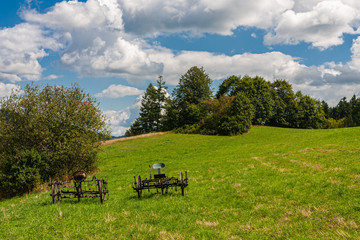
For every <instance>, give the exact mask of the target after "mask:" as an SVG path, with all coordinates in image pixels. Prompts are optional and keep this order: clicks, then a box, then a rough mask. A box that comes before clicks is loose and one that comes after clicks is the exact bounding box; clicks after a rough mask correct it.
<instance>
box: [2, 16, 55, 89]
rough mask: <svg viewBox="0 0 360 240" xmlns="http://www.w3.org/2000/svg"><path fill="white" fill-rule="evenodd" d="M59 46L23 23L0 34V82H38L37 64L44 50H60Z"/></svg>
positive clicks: (40, 31)
mask: <svg viewBox="0 0 360 240" xmlns="http://www.w3.org/2000/svg"><path fill="white" fill-rule="evenodd" d="M61 47H62V44H61V43H59V42H58V41H57V40H56V39H54V38H52V37H49V36H47V33H46V32H45V31H44V30H42V29H41V27H39V26H37V25H32V24H28V23H22V24H19V25H16V26H15V27H13V28H4V29H1V30H0V56H1V58H0V81H10V82H17V81H21V80H23V79H24V80H39V79H40V78H41V73H42V71H43V68H42V67H41V65H40V63H39V60H40V59H42V58H43V57H45V56H47V55H48V54H47V53H46V52H45V49H50V50H54V51H56V50H59V49H60V48H61Z"/></svg>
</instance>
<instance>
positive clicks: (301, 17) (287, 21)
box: [265, 1, 360, 49]
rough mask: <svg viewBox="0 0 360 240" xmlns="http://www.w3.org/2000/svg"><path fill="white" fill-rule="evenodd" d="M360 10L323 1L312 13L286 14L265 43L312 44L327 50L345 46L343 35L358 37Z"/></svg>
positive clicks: (335, 2) (291, 11) (293, 12)
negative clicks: (357, 25) (357, 23)
mask: <svg viewBox="0 0 360 240" xmlns="http://www.w3.org/2000/svg"><path fill="white" fill-rule="evenodd" d="M359 17H360V12H359V9H356V8H354V7H352V6H350V5H346V4H344V3H343V2H341V1H321V2H319V3H318V4H317V5H316V6H314V7H313V8H312V9H311V10H309V11H306V12H295V11H294V10H288V11H286V12H285V13H283V14H282V15H281V16H280V17H279V20H278V23H277V24H276V25H275V26H274V33H268V34H267V35H266V36H265V43H266V44H270V45H271V44H278V43H285V44H298V43H299V41H305V42H308V43H311V44H312V45H313V46H314V47H318V48H321V49H326V48H328V47H330V46H336V45H340V44H342V43H343V38H342V36H343V34H344V33H349V34H355V33H356V31H355V30H354V29H353V28H354V27H356V25H354V24H353V23H354V21H355V20H357V21H358V20H359V19H360V18H359Z"/></svg>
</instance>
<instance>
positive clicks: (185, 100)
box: [169, 66, 212, 127]
mask: <svg viewBox="0 0 360 240" xmlns="http://www.w3.org/2000/svg"><path fill="white" fill-rule="evenodd" d="M211 83H212V80H211V79H210V77H209V75H208V74H207V73H206V72H205V70H204V69H203V68H198V67H196V66H194V67H191V68H190V69H189V70H188V71H187V72H186V73H185V74H184V75H182V76H181V78H180V80H179V84H178V86H177V87H176V88H175V89H174V91H173V96H174V99H173V102H172V105H171V106H172V107H171V108H173V109H174V110H173V111H175V112H176V113H174V114H173V116H176V117H177V119H169V121H174V122H176V124H175V126H177V127H178V126H183V125H188V124H194V123H198V122H199V121H200V120H201V119H203V118H204V117H205V115H204V114H206V113H205V112H204V111H203V110H202V109H201V107H200V103H201V102H203V101H206V100H209V99H211V97H212V90H211Z"/></svg>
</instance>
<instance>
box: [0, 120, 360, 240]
mask: <svg viewBox="0 0 360 240" xmlns="http://www.w3.org/2000/svg"><path fill="white" fill-rule="evenodd" d="M99 160H100V162H99V171H98V173H97V174H96V176H97V177H105V176H106V177H107V179H108V183H109V185H108V188H109V191H110V198H109V200H108V201H106V202H105V203H104V204H100V200H99V199H83V200H81V201H80V202H78V201H77V200H75V199H70V200H69V199H65V200H62V201H61V202H60V203H56V204H52V203H51V197H50V195H49V194H50V192H45V191H43V192H37V193H32V194H29V195H26V196H22V197H16V198H13V199H7V200H1V201H0V239H289V238H290V239H309V238H312V239H358V238H359V236H360V164H359V163H360V128H344V129H330V130H300V129H282V128H270V127H253V128H252V129H251V130H250V132H249V133H247V134H245V135H242V136H235V137H221V136H201V135H180V134H165V135H158V136H152V137H149V138H140V139H132V140H127V141H122V142H117V143H115V144H112V145H108V146H104V147H103V149H102V152H101V153H100V156H99ZM157 162H163V163H165V164H166V168H165V169H163V172H165V173H166V174H167V175H168V176H177V177H179V172H180V171H185V170H186V171H188V177H189V186H188V187H187V188H186V189H185V196H184V197H183V196H181V191H179V189H178V191H177V192H175V190H174V189H173V190H169V193H168V194H166V195H161V193H160V194H157V193H156V191H152V192H147V191H144V192H143V198H142V199H138V198H137V194H136V192H134V191H133V190H132V188H131V186H132V183H133V181H134V180H133V177H134V176H135V175H141V177H142V179H144V178H146V177H147V178H148V177H149V167H148V166H149V164H154V163H157Z"/></svg>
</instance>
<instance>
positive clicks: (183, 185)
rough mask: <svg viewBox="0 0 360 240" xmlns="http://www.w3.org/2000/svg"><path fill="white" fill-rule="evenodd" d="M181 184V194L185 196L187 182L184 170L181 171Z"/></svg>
mask: <svg viewBox="0 0 360 240" xmlns="http://www.w3.org/2000/svg"><path fill="white" fill-rule="evenodd" d="M180 184H181V194H182V195H183V196H184V194H185V193H184V190H185V184H184V178H183V173H182V172H180Z"/></svg>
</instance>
